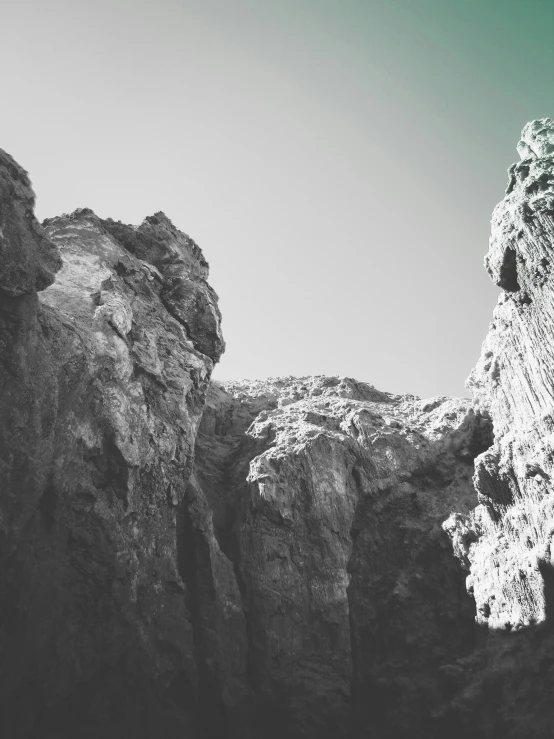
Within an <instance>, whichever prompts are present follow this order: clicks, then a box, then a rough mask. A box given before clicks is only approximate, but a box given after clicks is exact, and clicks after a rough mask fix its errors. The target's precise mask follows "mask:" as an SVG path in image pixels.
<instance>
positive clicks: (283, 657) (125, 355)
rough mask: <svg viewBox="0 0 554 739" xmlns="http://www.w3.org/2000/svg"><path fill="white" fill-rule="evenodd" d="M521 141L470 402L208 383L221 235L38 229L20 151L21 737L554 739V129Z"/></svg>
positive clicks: (7, 510) (7, 218)
mask: <svg viewBox="0 0 554 739" xmlns="http://www.w3.org/2000/svg"><path fill="white" fill-rule="evenodd" d="M518 151H519V153H520V155H521V156H522V161H521V162H519V163H518V164H516V165H514V166H513V167H512V168H511V169H510V171H509V184H508V189H507V191H506V197H505V198H504V200H503V201H502V202H501V203H500V204H499V205H498V206H497V208H496V209H495V211H494V214H493V220H492V233H491V242H490V250H489V254H488V255H487V258H486V267H487V269H488V271H489V274H490V275H491V278H492V279H493V280H494V282H495V283H496V284H497V285H498V286H499V287H500V288H501V289H502V293H501V295H500V298H499V302H498V306H497V308H496V310H495V313H494V317H493V322H492V323H491V326H490V330H489V334H488V336H487V338H486V340H485V342H484V344H483V349H482V354H481V358H480V359H479V362H478V364H477V367H476V368H475V370H474V371H473V373H472V375H471V377H470V379H469V388H470V389H471V391H472V392H473V394H474V399H473V400H472V401H471V400H467V399H453V398H443V397H436V398H431V399H426V400H421V399H419V398H417V397H415V396H412V395H403V396H400V395H392V394H390V393H386V392H381V391H379V390H376V389H375V388H374V387H372V386H371V385H368V384H365V383H362V382H356V381H355V380H352V379H350V378H337V377H324V376H315V377H305V378H291V377H285V378H274V379H271V380H260V381H237V382H227V383H217V382H210V375H211V372H212V370H213V367H214V363H215V362H217V360H218V359H219V356H220V354H221V352H222V351H223V349H224V342H223V339H222V336H221V330H220V320H221V316H220V313H219V309H218V306H217V296H216V295H215V293H214V292H213V290H212V289H211V287H210V286H209V284H208V283H207V277H208V265H207V263H206V261H205V259H204V257H203V255H202V252H201V251H200V249H199V247H198V246H197V245H196V244H195V243H194V242H193V241H192V240H191V239H190V238H189V237H188V236H186V235H185V234H182V233H180V232H179V231H178V230H177V229H176V228H175V227H174V226H173V224H172V223H171V221H170V220H169V219H168V218H167V217H166V216H165V215H164V214H163V213H157V214H155V215H154V216H151V217H149V218H147V219H146V220H145V221H144V222H143V223H142V224H141V225H140V226H129V225H125V224H122V223H120V222H117V221H112V220H109V219H108V220H102V219H100V218H98V217H97V216H96V215H95V214H94V213H93V212H92V211H90V210H87V209H84V210H78V211H75V213H72V214H70V215H64V216H61V217H59V218H54V219H50V220H48V221H46V222H45V223H44V224H43V226H41V225H40V224H38V223H37V221H36V220H35V218H34V216H33V204H34V196H33V192H32V189H31V186H30V183H29V180H28V177H27V174H26V173H25V172H24V171H23V170H22V169H21V167H20V166H19V165H18V164H17V163H16V162H14V161H13V159H11V157H9V156H8V155H7V154H5V153H4V152H0V603H1V604H2V605H1V608H0V735H1V736H2V737H4V736H5V737H7V738H8V739H12V738H13V739H60V738H61V737H65V736H71V737H72V739H97V738H98V737H104V738H105V739H127V738H128V737H133V739H158V737H163V738H164V739H278V738H279V739H281V738H282V737H285V736H287V737H290V738H291V739H335V738H337V737H345V739H362V738H363V739H368V738H369V737H371V739H420V738H423V739H443V737H449V738H450V739H452V738H455V739H462V738H463V739H466V738H467V737H468V736H471V737H473V739H498V738H499V737H502V738H503V739H504V738H505V737H506V738H507V739H528V738H531V739H542V738H546V737H548V738H550V737H552V736H554V708H553V704H552V698H551V695H552V691H553V690H554V632H553V630H552V618H553V613H554V569H553V563H552V557H553V551H552V541H553V538H554V508H553V505H554V504H553V503H552V500H553V497H552V496H553V489H552V482H551V480H552V477H553V475H554V351H553V349H552V346H553V339H552V337H553V335H554V321H553V318H554V298H553V294H554V291H553V287H554V286H553V284H552V280H553V279H554V278H553V277H552V269H551V263H552V261H553V259H554V254H553V253H552V251H553V245H554V122H553V121H551V120H550V119H544V120H541V121H533V122H532V123H530V124H528V125H527V126H526V127H525V128H524V130H523V133H522V138H521V141H520V143H519V144H518ZM472 478H473V481H472Z"/></svg>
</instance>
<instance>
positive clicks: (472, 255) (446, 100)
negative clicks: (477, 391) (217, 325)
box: [0, 0, 554, 397]
mask: <svg viewBox="0 0 554 739" xmlns="http://www.w3.org/2000/svg"><path fill="white" fill-rule="evenodd" d="M553 27H554V0H148V1H146V0H96V2H94V3H92V2H90V1H87V2H81V1H80V0H16V1H14V0H3V2H2V42H1V44H0V82H1V88H0V95H1V98H0V99H1V101H2V116H1V119H0V133H1V136H0V147H1V148H3V149H5V150H6V151H8V152H9V153H10V154H12V156H14V157H15V159H16V160H17V161H18V162H19V163H20V164H21V165H22V166H23V167H25V168H26V169H27V170H28V171H29V172H30V175H31V179H32V181H33V185H34V189H35V191H36V194H37V216H38V218H39V219H41V220H42V219H43V218H46V217H52V216H54V215H59V214H61V213H69V212H71V211H73V210H74V209H75V208H79V207H89V208H92V209H93V210H94V211H95V212H96V213H97V214H98V215H99V216H101V217H112V218H115V219H117V220H121V221H124V222H127V223H137V224H138V223H140V222H141V221H142V220H143V219H144V217H146V216H147V215H150V214H152V213H154V212H156V211H159V210H163V211H164V212H165V213H166V214H167V215H168V216H169V217H170V218H171V219H172V221H173V222H174V223H175V225H176V226H177V227H178V228H180V229H181V230H182V231H184V232H185V233H187V234H189V235H190V236H191V237H192V238H193V239H194V240H195V241H196V242H197V243H198V244H199V245H200V246H201V248H202V250H203V252H204V255H205V256H206V258H207V259H208V261H209V263H210V268H211V271H210V283H211V285H212V286H213V287H214V289H215V290H216V292H217V293H218V295H219V298H220V307H221V310H222V313H223V323H222V328H223V334H224V337H225V340H226V342H227V350H226V353H225V355H224V356H223V358H222V360H221V362H220V364H219V365H218V366H217V367H216V370H215V373H214V378H216V379H222V380H223V379H238V378H243V377H246V378H252V379H254V378H263V377H268V376H278V375H297V376H302V375H308V374H329V375H340V376H344V375H346V376H349V377H354V378H356V379H358V380H363V381H365V382H369V383H371V384H373V385H375V386H376V387H377V388H379V389H381V390H387V391H390V392H395V393H414V394H416V395H420V396H422V397H429V396H433V395H458V396H459V395H468V392H467V391H466V390H465V388H464V382H465V379H466V377H467V375H468V374H469V372H470V370H471V368H472V367H473V365H474V364H475V362H476V360H477V358H478V356H479V352H480V346H481V342H482V341H483V339H484V338H485V334H486V332H487V327H488V323H489V322H490V320H491V318H492V310H493V307H494V305H495V302H496V298H497V295H498V293H499V289H498V288H497V287H495V286H494V285H493V284H492V283H491V282H490V280H489V278H488V276H487V274H486V272H485V270H484V268H483V258H484V255H485V253H486V251H487V248H488V246H487V245H488V237H489V224H490V216H491V212H492V209H493V207H494V206H495V205H496V203H497V202H499V201H500V200H501V199H502V197H503V194H504V189H505V186H506V181H507V178H506V170H507V168H508V167H509V166H510V164H511V163H512V162H514V161H517V159H518V156H517V154H516V151H515V146H516V143H517V141H518V139H519V134H520V131H521V129H522V128H523V126H524V124H525V123H526V122H527V121H529V120H532V119H533V118H542V117H550V116H554V43H553V41H552V28H553Z"/></svg>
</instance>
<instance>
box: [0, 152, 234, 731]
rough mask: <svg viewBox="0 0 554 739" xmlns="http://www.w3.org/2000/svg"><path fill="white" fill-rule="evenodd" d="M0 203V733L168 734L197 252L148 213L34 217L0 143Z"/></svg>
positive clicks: (184, 657)
mask: <svg viewBox="0 0 554 739" xmlns="http://www.w3.org/2000/svg"><path fill="white" fill-rule="evenodd" d="M0 207H1V210H0V601H1V603H2V607H1V615H0V697H1V710H0V734H1V735H2V736H3V737H6V739H12V738H13V739H18V738H19V737H36V738H37V739H46V738H49V737H52V738H53V737H56V738H57V737H62V736H64V737H65V736H72V737H87V738H88V737H90V738H91V739H92V737H94V738H95V739H96V738H97V737H98V736H104V737H114V738H115V737H118V738H119V737H130V736H133V737H154V736H166V737H172V736H177V735H178V734H179V736H180V735H186V734H187V732H191V731H192V730H193V729H194V720H193V714H194V710H195V708H194V704H195V701H196V696H197V691H198V681H199V670H198V662H197V659H196V656H195V644H194V629H193V625H192V622H191V616H190V604H189V603H188V602H187V599H188V594H187V590H186V585H185V583H184V580H183V573H182V571H181V563H180V560H179V551H180V548H181V544H180V538H179V529H178V521H179V519H180V517H181V515H182V511H181V509H182V507H183V505H184V503H183V501H184V497H185V490H186V486H187V480H188V478H189V474H190V470H191V465H192V456H193V448H194V442H195V436H196V430H197V427H198V423H199V421H200V417H201V413H202V409H203V405H204V397H205V393H206V389H207V387H208V382H209V378H210V374H211V371H212V369H213V364H214V362H215V361H217V359H218V357H219V354H220V352H221V350H222V348H223V343H222V340H221V334H220V331H219V312H218V309H217V300H216V296H215V294H214V293H213V291H212V290H211V288H210V287H209V286H208V285H207V283H206V277H207V264H206V262H205V260H204V259H203V257H202V254H201V252H200V250H199V248H198V247H197V246H196V245H195V244H194V242H192V240H190V239H189V238H188V237H186V236H184V235H183V234H180V233H179V232H177V231H176V229H175V228H174V227H173V226H172V225H171V223H170V221H169V220H168V219H167V218H166V217H165V216H164V215H163V214H156V215H155V216H152V217H151V218H148V219H146V221H145V222H144V223H143V224H142V225H141V226H139V227H136V228H135V227H131V226H123V225H122V224H118V223H113V222H104V221H101V220H100V219H99V218H98V217H97V216H95V215H94V213H92V212H91V211H90V210H81V211H76V212H75V213H73V214H71V215H69V216H62V217H61V218H56V219H52V220H50V221H48V222H47V223H46V224H45V228H44V229H43V228H42V227H41V226H40V225H39V224H38V223H37V221H36V220H35V218H34V216H33V193H32V190H31V188H30V184H29V180H28V177H27V175H26V173H25V172H24V171H23V170H22V169H21V167H19V165H17V164H16V163H15V162H14V161H13V160H12V159H11V158H10V157H9V156H8V155H6V154H5V153H3V152H1V153H0ZM60 257H61V258H60ZM37 290H38V291H41V292H39V293H38V294H37ZM182 292H186V297H184V298H183V300H181V293H182ZM193 709H194V710H193Z"/></svg>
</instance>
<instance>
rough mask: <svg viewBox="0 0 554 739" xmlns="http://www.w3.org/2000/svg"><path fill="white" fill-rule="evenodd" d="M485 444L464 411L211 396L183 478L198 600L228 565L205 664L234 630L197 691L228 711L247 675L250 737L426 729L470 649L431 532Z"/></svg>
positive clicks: (300, 389)
mask: <svg viewBox="0 0 554 739" xmlns="http://www.w3.org/2000/svg"><path fill="white" fill-rule="evenodd" d="M489 444H490V428H489V424H488V421H487V420H486V419H482V418H480V417H479V416H476V415H475V413H474V412H473V410H472V408H471V404H470V402H469V401H465V400H453V399H449V398H434V399H431V400H428V401H420V400H419V399H418V398H415V397H414V396H394V395H390V394H388V393H381V392H378V391H377V390H375V389H374V388H372V387H371V386H369V385H366V384H364V383H357V382H355V381H353V380H349V379H342V380H339V379H338V378H326V377H313V378H303V379H297V380H295V379H293V378H283V379H278V380H273V381H266V382H257V383H248V382H244V383H240V382H237V383H223V384H219V385H217V384H215V385H212V388H211V390H210V393H209V395H208V401H207V406H206V409H205V411H204V416H203V420H202V424H201V427H200V431H199V435H198V439H197V450H196V461H195V464H196V471H195V483H194V499H195V500H202V501H203V503H202V505H203V506H205V508H207V509H211V511H212V512H213V525H212V524H211V523H210V525H206V524H203V525H200V524H197V523H196V524H194V525H195V528H196V535H197V536H198V537H204V539H205V542H206V543H205V549H206V551H210V553H211V557H212V559H211V569H210V565H207V566H206V568H205V571H204V574H202V575H200V574H199V573H198V571H197V576H198V577H201V578H202V580H203V582H204V585H203V587H204V589H205V590H206V591H207V589H208V587H207V584H208V583H211V582H216V581H217V580H218V577H219V575H218V573H220V572H221V571H222V570H221V561H222V560H225V562H226V563H229V564H231V563H232V570H231V569H229V564H226V565H225V567H226V570H225V572H226V573H227V574H226V581H227V582H232V583H233V587H232V595H231V596H230V597H228V599H227V602H226V603H225V602H223V600H221V599H220V600H219V601H218V602H217V603H215V606H214V607H215V612H214V614H212V615H211V617H210V618H208V619H206V618H204V619H203V628H204V632H205V633H206V634H208V635H209V636H207V642H209V644H210V646H211V649H212V652H213V653H214V654H215V653H216V652H217V648H216V645H217V643H218V640H219V643H221V642H225V640H224V639H221V636H220V634H222V633H223V631H224V630H227V633H228V629H229V628H230V624H231V619H234V622H233V623H234V628H235V635H236V638H235V644H236V645H237V647H238V653H239V654H240V658H238V659H235V661H234V663H232V662H231V660H230V659H229V654H228V650H227V651H225V650H223V652H220V653H219V654H220V657H219V659H220V661H219V663H218V659H217V657H216V658H215V659H214V660H213V661H212V663H211V665H212V671H211V684H215V683H217V682H218V681H219V684H220V685H222V686H225V690H226V694H227V696H228V697H229V701H228V711H230V712H231V713H232V711H233V708H232V706H233V700H232V699H231V698H230V694H231V691H230V688H229V686H231V687H232V688H233V689H235V690H236V691H237V695H238V696H240V697H241V698H242V697H243V696H244V695H245V693H244V692H241V689H240V688H241V686H244V684H245V676H246V679H247V681H248V683H249V691H250V697H249V701H250V703H249V705H251V706H252V707H253V708H254V709H255V710H254V712H253V714H251V716H252V718H251V721H252V725H253V726H254V727H255V728H256V732H257V733H255V735H256V736H265V737H278V736H284V735H287V736H291V737H301V736H302V737H314V738H315V737H322V738H324V737H336V736H353V735H357V732H358V731H359V730H363V731H364V732H368V731H371V730H373V731H374V732H375V734H374V735H375V736H377V737H385V736H390V737H393V736H394V737H400V736H405V737H413V736H424V735H425V733H422V732H427V735H430V734H429V732H431V731H432V727H433V718H432V713H433V710H434V709H436V708H437V707H438V706H439V705H440V704H441V702H442V701H443V699H444V696H445V692H444V690H445V685H447V687H446V693H448V691H449V690H450V689H451V686H452V684H455V681H456V675H457V668H456V667H452V665H451V662H452V661H454V660H455V659H457V658H458V657H461V656H464V655H466V654H468V653H469V652H470V650H471V649H472V648H473V646H474V637H475V633H474V631H475V619H474V616H475V614H474V605H473V601H472V599H471V598H470V597H469V596H468V594H467V592H466V590H465V587H464V581H465V573H464V571H463V568H462V566H461V565H460V563H459V562H458V561H457V560H456V558H455V557H454V556H453V554H452V549H451V545H450V542H449V540H448V537H447V535H446V533H445V532H444V530H443V528H442V523H443V521H444V520H445V519H446V518H448V516H449V515H450V514H452V513H457V514H459V515H460V516H461V515H463V514H466V513H468V512H469V510H470V509H471V508H472V507H473V506H474V505H475V492H474V489H473V486H472V484H471V475H472V472H473V459H474V457H475V456H476V455H477V454H478V453H480V452H481V451H482V450H483V449H485V448H486V447H487V446H488V445H489ZM210 573H211V574H210ZM233 575H234V576H233ZM217 591H218V588H217V587H215V588H214V590H213V592H214V594H215V593H217ZM214 598H215V595H214ZM215 600H217V598H215ZM241 610H242V613H243V614H244V617H243V620H240V619H239V617H238V615H237V614H238V613H239V611H241ZM218 625H219V632H218ZM207 648H208V647H207ZM231 664H233V667H234V669H233V671H232V672H230V671H229V669H228V668H229V665H231ZM364 735H365V734H364ZM372 735H373V734H372Z"/></svg>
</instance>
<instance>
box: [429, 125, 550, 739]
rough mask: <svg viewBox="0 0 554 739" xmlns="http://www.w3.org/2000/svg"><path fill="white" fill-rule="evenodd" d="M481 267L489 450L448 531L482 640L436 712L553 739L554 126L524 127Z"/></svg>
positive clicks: (462, 727)
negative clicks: (465, 513) (486, 290)
mask: <svg viewBox="0 0 554 739" xmlns="http://www.w3.org/2000/svg"><path fill="white" fill-rule="evenodd" d="M517 149H518V152H519V154H520V155H521V157H522V160H521V161H520V162H519V163H517V164H514V165H513V166H512V167H511V168H510V170H509V183H508V188H507V190H506V196H505V197H504V199H503V200H502V202H501V203H500V204H499V205H498V206H497V207H496V208H495V210H494V213H493V217H492V227H491V239H490V249H489V253H488V255H487V257H486V260H485V262H486V267H487V270H488V272H489V274H490V276H491V278H492V280H493V281H494V282H495V283H496V284H497V285H498V286H499V287H501V288H503V292H502V293H501V295H500V297H499V300H498V305H497V307H496V309H495V311H494V316H493V321H492V323H491V324H490V328H489V333H488V335H487V337H486V339H485V342H484V343H483V348H482V352H481V357H480V359H479V362H478V364H477V366H476V368H475V369H474V371H473V372H472V374H471V376H470V378H469V381H468V387H469V388H470V389H471V390H472V392H473V393H474V396H475V407H476V409H477V410H478V412H480V413H483V414H489V415H490V417H491V419H492V423H493V427H494V444H493V446H491V448H490V449H488V450H487V451H486V452H485V453H484V454H482V455H481V456H480V457H478V459H477V460H476V464H475V478H474V480H475V486H476V489H477V491H478V493H479V501H480V504H481V505H479V506H478V507H477V509H476V510H475V511H474V512H472V513H471V514H470V516H469V517H467V518H466V517H457V518H456V519H455V518H454V517H453V518H451V519H450V520H449V522H448V523H447V524H446V528H447V530H448V531H449V533H450V534H451V536H452V539H453V542H454V548H455V550H456V551H457V553H458V555H459V556H460V558H461V559H462V561H465V563H466V566H467V569H468V579H467V585H468V590H469V592H470V593H471V594H472V595H473V596H474V598H475V601H476V606H477V621H478V624H479V626H480V628H481V631H482V633H483V634H484V635H486V640H485V643H484V646H483V648H482V649H480V650H477V651H476V652H475V653H474V654H473V655H472V656H471V657H470V658H469V659H467V660H466V661H465V662H463V669H464V672H465V674H466V678H465V681H462V682H465V687H464V689H463V690H461V691H459V693H458V694H457V695H456V697H455V699H454V700H453V701H452V703H451V704H450V705H449V706H447V707H446V708H444V709H442V711H441V716H442V718H444V719H445V720H446V723H445V724H444V726H445V727H446V726H447V727H454V726H458V730H459V732H461V733H460V736H462V735H463V736H467V733H468V732H470V733H472V734H473V735H474V736H482V737H487V738H488V737H496V736H506V737H512V738H513V739H515V738H516V737H517V738H518V739H519V738H520V737H521V738H522V739H523V738H524V737H550V736H554V709H553V707H552V698H551V695H552V688H553V687H554V642H553V638H552V635H551V629H552V618H553V616H554V570H553V562H552V557H553V554H554V552H553V550H552V541H553V536H554V502H553V501H554V498H553V493H554V488H553V485H552V476H553V474H554V340H553V337H554V283H553V275H552V265H553V260H554V121H552V120H551V119H542V120H538V121H533V122H532V123H529V124H527V125H526V126H525V128H524V129H523V132H522V137H521V141H520V143H519V144H518V147H517Z"/></svg>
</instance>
